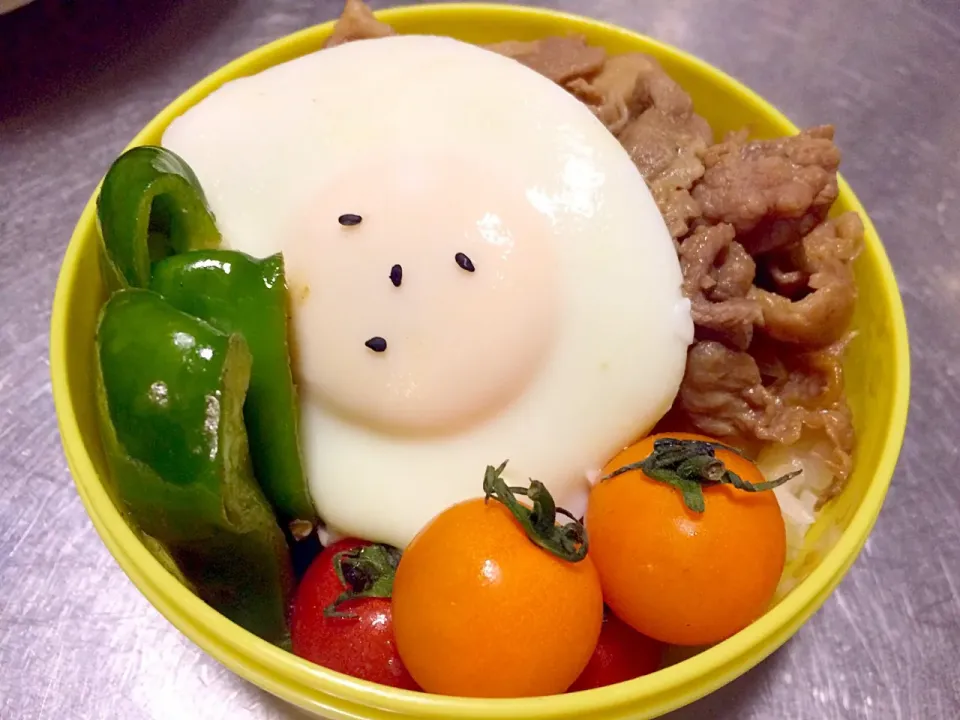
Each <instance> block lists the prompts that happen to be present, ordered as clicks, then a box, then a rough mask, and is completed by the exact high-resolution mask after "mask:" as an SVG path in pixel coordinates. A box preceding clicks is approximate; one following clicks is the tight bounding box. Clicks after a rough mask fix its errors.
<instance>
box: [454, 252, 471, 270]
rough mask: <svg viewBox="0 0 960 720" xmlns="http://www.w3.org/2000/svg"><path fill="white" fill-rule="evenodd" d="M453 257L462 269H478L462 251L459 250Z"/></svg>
mask: <svg viewBox="0 0 960 720" xmlns="http://www.w3.org/2000/svg"><path fill="white" fill-rule="evenodd" d="M453 259H454V260H455V261H456V263H457V265H459V266H460V268H461V269H462V270H466V271H467V272H473V271H474V270H476V268H475V267H474V266H473V261H472V260H471V259H470V258H468V257H467V256H466V255H465V254H464V253H462V252H458V253H457V254H456V255H454V256H453Z"/></svg>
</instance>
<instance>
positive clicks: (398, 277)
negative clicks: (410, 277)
mask: <svg viewBox="0 0 960 720" xmlns="http://www.w3.org/2000/svg"><path fill="white" fill-rule="evenodd" d="M390 282H392V283H393V286H394V287H400V283H401V282H403V268H402V267H400V266H399V265H394V266H393V267H392V268H390Z"/></svg>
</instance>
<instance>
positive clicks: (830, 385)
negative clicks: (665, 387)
mask: <svg viewBox="0 0 960 720" xmlns="http://www.w3.org/2000/svg"><path fill="white" fill-rule="evenodd" d="M766 350H767V351H768V352H769V353H771V354H770V357H769V358H768V357H763V358H762V361H763V363H762V365H761V364H758V361H757V360H756V359H755V358H754V356H753V355H751V354H750V353H746V352H742V351H736V350H732V349H730V348H728V347H726V346H725V345H723V344H722V343H719V342H714V341H705V342H698V343H696V344H695V345H693V347H691V348H690V351H689V353H688V357H687V369H686V374H685V375H684V379H683V383H682V384H681V386H680V393H679V395H678V398H677V404H678V406H679V409H680V410H682V412H683V413H684V414H685V415H686V417H688V418H689V420H690V422H691V423H692V424H693V426H694V427H696V428H697V429H698V430H699V431H700V432H703V433H706V434H707V435H711V436H713V437H717V438H721V439H723V440H725V441H727V442H730V443H732V444H734V445H739V446H742V447H755V446H756V444H757V443H758V442H759V443H764V442H776V443H781V444H784V445H792V444H794V443H796V442H797V441H799V440H800V438H801V437H802V436H803V435H804V434H805V433H821V434H822V435H823V436H825V437H826V438H827V439H829V440H830V443H831V445H832V447H833V456H832V457H831V458H830V464H831V469H832V470H833V471H834V473H835V474H836V477H837V480H838V483H842V482H843V481H844V480H846V478H847V477H848V476H849V473H850V470H851V467H852V464H853V463H852V452H853V445H854V433H853V425H852V422H851V415H850V410H849V408H848V407H847V405H846V402H845V400H844V397H843V392H842V387H843V374H842V373H843V370H842V367H841V358H842V354H843V343H838V344H836V345H834V346H832V347H830V348H826V349H823V350H820V351H816V352H813V353H796V354H794V355H792V356H790V355H785V354H784V353H783V348H779V349H776V348H772V347H771V346H768V347H767V348H766ZM761 355H763V351H761ZM771 363H772V364H771Z"/></svg>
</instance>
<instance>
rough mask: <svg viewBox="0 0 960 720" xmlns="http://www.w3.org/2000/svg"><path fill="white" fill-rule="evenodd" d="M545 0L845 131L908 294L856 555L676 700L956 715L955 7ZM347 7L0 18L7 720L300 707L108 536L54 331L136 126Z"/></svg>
mask: <svg viewBox="0 0 960 720" xmlns="http://www.w3.org/2000/svg"><path fill="white" fill-rule="evenodd" d="M372 4H373V5H374V6H375V7H383V6H384V5H385V4H386V3H383V2H374V3H372ZM532 4H536V3H535V2H534V3H532ZM542 4H544V5H552V6H557V7H561V8H563V9H565V10H569V11H573V12H578V13H582V14H588V15H592V16H595V17H599V18H602V19H604V20H609V21H612V22H615V23H618V24H621V25H624V26H626V27H630V28H635V29H637V30H640V31H642V32H645V33H647V34H649V35H652V36H654V37H657V38H660V39H662V40H665V41H667V42H669V43H672V44H675V45H677V46H679V47H681V48H683V49H685V50H688V51H690V52H692V53H694V54H696V55H699V56H700V57H702V58H704V59H705V60H707V61H709V62H711V63H713V64H715V65H717V66H718V67H720V68H723V69H724V70H726V71H728V72H730V73H731V74H733V75H734V76H736V77H738V78H740V79H741V80H743V81H744V82H746V83H747V84H748V85H750V86H751V87H753V88H754V89H755V90H757V91H758V92H760V93H761V94H762V95H764V96H765V97H767V98H768V99H770V100H771V101H772V102H773V103H774V104H775V105H777V106H779V107H780V108H781V109H783V110H784V111H785V112H786V114H787V115H788V116H790V117H791V118H792V119H793V120H794V121H795V122H797V123H799V124H802V125H803V124H815V123H821V122H832V123H834V124H836V126H837V130H838V143H839V145H840V148H841V149H842V151H843V153H844V163H843V167H842V170H843V172H844V174H845V176H846V177H847V179H848V180H849V181H850V182H851V184H852V186H853V187H854V189H855V190H856V192H857V193H858V194H859V195H860V197H861V199H862V200H863V202H864V204H865V205H866V207H867V209H868V211H869V212H870V214H871V216H872V217H873V220H874V222H875V223H876V225H877V228H878V230H879V232H880V235H881V237H882V238H883V239H884V241H885V244H886V247H887V250H888V252H889V253H890V256H891V258H892V260H893V263H894V266H895V268H896V270H897V275H898V278H899V281H900V287H901V289H902V292H903V297H904V301H905V303H906V307H907V313H908V320H909V324H910V331H911V341H912V349H913V363H914V365H913V367H914V378H915V380H914V383H915V384H914V387H913V405H912V408H911V417H910V425H909V429H908V431H907V440H906V443H905V445H904V448H903V454H902V456H901V460H900V465H899V468H898V471H897V475H896V477H895V479H894V482H893V486H892V488H891V490H890V494H889V496H888V498H887V502H886V505H885V507H884V510H883V513H882V514H881V516H880V519H879V522H878V524H877V527H876V529H875V531H874V533H873V535H872V536H871V538H870V540H869V541H868V543H867V546H866V548H865V550H864V551H863V553H862V554H861V556H860V559H859V560H858V561H857V563H856V565H855V566H854V567H853V569H852V570H851V571H850V574H849V575H848V576H847V578H846V579H845V580H844V581H843V583H842V584H841V585H840V587H839V589H838V590H837V591H836V593H835V594H834V595H833V596H832V597H831V598H830V599H829V600H828V601H827V603H826V605H825V606H824V608H823V609H822V610H821V611H820V612H819V613H817V615H815V616H814V618H813V619H812V620H811V621H810V622H809V623H808V624H807V625H806V626H805V627H804V628H803V629H801V630H800V632H799V633H798V634H797V635H796V636H795V637H794V638H793V639H792V640H791V641H790V642H788V643H787V644H786V645H785V646H784V647H783V648H782V649H781V650H780V651H778V652H777V653H775V654H774V655H773V656H772V657H771V658H770V659H768V660H767V661H766V662H764V663H763V664H761V665H760V666H759V667H758V668H756V669H755V670H753V671H752V672H750V673H748V674H747V675H745V676H744V677H742V678H740V679H739V680H737V681H735V682H734V683H732V684H731V685H729V686H727V687H726V688H724V689H722V690H720V691H719V692H717V693H715V694H713V695H712V696H710V697H708V698H706V699H704V700H702V701H700V702H698V703H696V704H694V705H692V706H690V707H688V708H686V709H684V710H681V711H679V712H677V713H675V714H674V715H673V716H671V717H672V718H673V720H690V719H692V718H720V719H721V720H726V719H730V720H732V719H733V718H736V719H737V720H751V719H760V718H763V719H767V718H771V719H780V718H795V719H798V720H805V719H807V718H809V719H810V720H830V719H833V718H837V719H841V718H842V719H843V720H847V719H848V718H871V719H873V718H877V719H885V718H904V719H907V718H909V719H911V720H913V719H917V720H940V719H943V720H953V719H955V718H957V717H960V590H958V588H960V472H958V467H960V456H958V450H957V436H958V434H960V359H958V358H960V238H958V237H957V230H958V228H960V203H958V194H960V2H958V1H957V0H911V1H909V2H908V1H906V0H904V1H898V0H842V1H840V2H838V1H837V0H805V2H802V3H800V2H789V1H788V0H779V1H777V0H713V1H712V2H698V1H697V0H645V1H644V2H642V3H641V2H631V1H630V0H594V1H593V2H586V1H577V0H565V1H562V2H545V3H542ZM339 9H340V2H339V0H275V1H273V2H258V0H207V1H206V2H200V1H198V0H153V1H152V2H149V3H134V2H126V3H125V2H121V1H120V0H112V1H111V0H84V1H83V2H67V1H66V0H60V1H55V0H38V2H35V3H33V4H31V5H28V6H27V7H25V8H22V9H20V10H18V11H15V12H14V13H12V14H11V15H8V16H0V718H2V720H41V719H42V720H46V719H47V718H50V719H54V718H55V719H57V720H74V719H76V720H80V719H83V718H90V719H93V720H101V719H112V718H123V719H124V720H141V719H143V720H146V719H147V718H151V719H158V720H167V719H174V718H177V719H179V718H197V719H198V720H217V719H219V718H224V719H226V718H229V719H230V720H266V719H268V718H271V719H272V718H287V717H297V715H295V714H294V713H293V712H292V711H290V710H288V709H287V708H286V706H284V705H283V704H282V703H281V702H280V701H277V700H275V699H273V698H271V697H270V696H268V695H266V694H264V693H262V692H260V691H259V690H257V689H256V688H254V687H253V686H251V685H249V684H247V683H245V682H243V681H241V680H240V679H238V678H237V677H235V676H233V675H232V674H231V673H229V672H228V671H227V670H225V669H224V668H222V667H221V666H220V665H219V664H217V663H216V662H215V661H213V660H212V659H210V658H209V657H207V656H205V655H204V654H203V653H201V652H200V651H199V650H198V649H197V648H196V647H194V645H193V644H192V643H191V642H190V641H188V640H187V639H185V638H184V637H183V636H181V635H180V633H179V632H177V631H176V630H175V629H174V628H173V627H172V626H171V625H169V624H168V623H167V621H166V620H164V619H163V618H162V617H161V616H160V615H159V614H158V613H157V612H156V611H155V610H154V609H153V608H152V607H151V606H150V605H149V604H148V603H147V601H146V600H145V599H144V598H143V597H142V596H141V595H140V594H139V593H138V592H137V591H136V589H135V588H134V587H133V585H132V584H131V583H130V582H129V581H128V580H127V579H126V577H125V576H124V575H123V573H122V572H121V571H120V569H119V568H118V566H117V565H116V563H115V562H114V561H113V559H112V558H111V557H110V556H109V554H108V553H107V551H106V549H105V548H104V547H103V545H102V544H101V543H100V541H99V539H98V537H97V535H96V533H95V532H94V530H93V528H92V526H91V524H90V522H89V521H88V519H87V517H86V515H85V513H84V511H83V508H82V506H81V504H80V500H79V498H78V497H77V494H76V491H75V490H74V488H73V484H72V482H71V480H70V476H69V473H68V471H67V466H66V462H65V461H64V458H63V455H62V452H61V449H60V444H59V439H58V434H57V428H56V422H55V418H54V410H53V402H52V400H51V396H50V382H49V368H48V363H47V351H48V325H49V320H50V304H51V300H52V296H53V288H54V283H55V280H56V276H57V271H58V268H59V264H60V260H61V257H62V254H63V251H64V248H65V247H66V244H67V240H68V238H69V236H70V231H71V229H72V227H73V225H74V223H75V222H76V220H77V217H78V216H79V214H80V211H81V209H82V207H83V204H84V203H85V202H86V200H87V198H88V197H89V196H90V193H91V192H92V191H93V189H94V186H95V185H96V183H97V180H98V178H99V177H101V175H102V174H103V172H104V171H105V170H106V168H107V166H108V165H109V163H110V161H111V160H112V159H113V158H114V157H115V156H116V155H117V154H118V152H119V151H120V150H121V149H122V148H123V146H124V145H125V144H126V143H127V142H128V141H129V140H130V138H131V137H133V135H134V134H135V132H136V131H137V130H138V129H139V128H141V127H142V126H143V125H144V124H145V123H146V122H147V121H148V120H149V119H150V118H151V117H152V116H153V115H154V114H155V113H156V112H157V111H158V110H160V109H161V108H162V107H163V106H164V105H165V104H166V103H167V102H168V101H170V100H171V99H173V98H174V97H175V96H176V95H177V94H178V93H179V92H180V91H182V90H184V89H186V88H187V87H188V86H189V85H191V84H192V83H194V82H195V81H197V80H199V79H200V78H202V77H203V76H204V75H206V74H207V73H209V72H210V71H212V70H214V69H215V68H217V67H219V66H220V65H222V64H223V63H225V62H226V61H228V60H231V59H232V58H234V57H236V56H238V55H240V54H242V53H244V52H246V51H248V50H251V49H253V48H255V47H257V46H259V45H262V44H263V43H266V42H268V41H270V40H273V39H275V38H278V37H280V36H282V35H285V34H287V33H289V32H292V31H294V30H298V29H300V28H302V27H305V26H307V25H309V24H313V23H317V22H320V21H323V20H327V19H329V18H332V17H334V16H335V15H336V14H337V13H338V11H339Z"/></svg>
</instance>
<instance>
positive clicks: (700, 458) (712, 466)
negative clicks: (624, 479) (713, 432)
mask: <svg viewBox="0 0 960 720" xmlns="http://www.w3.org/2000/svg"><path fill="white" fill-rule="evenodd" d="M717 450H727V451H728V452H733V453H736V454H737V455H741V456H742V453H741V452H740V451H739V450H737V449H736V448H732V447H730V446H728V445H723V444H721V443H713V442H706V441H703V440H678V439H676V438H661V439H659V440H656V441H655V442H654V443H653V452H652V453H650V455H648V456H647V457H646V458H644V459H643V460H641V461H640V462H635V463H630V464H628V465H624V466H623V467H621V468H618V469H617V470H614V471H613V472H612V473H610V474H609V475H605V476H604V477H602V478H600V481H601V482H602V481H604V480H609V479H610V478H614V477H616V476H617V475H622V474H623V473H626V472H631V471H632V470H640V471H641V472H642V473H643V474H644V475H646V476H647V477H649V478H652V479H653V480H659V481H660V482H662V483H666V484H667V485H671V486H673V487H675V488H676V489H677V490H679V491H680V493H681V494H682V495H683V502H684V504H685V505H686V506H687V507H688V508H690V509H691V510H693V511H694V512H698V513H702V512H703V511H704V507H705V506H704V501H703V486H704V485H733V486H734V487H735V488H737V489H738V490H743V491H745V492H764V491H766V490H773V489H774V488H775V487H779V486H780V485H783V484H784V483H785V482H787V481H788V480H792V479H793V478H795V477H796V476H797V475H799V474H800V473H801V472H802V470H797V471H795V472H790V473H787V474H786V475H781V476H780V477H778V478H777V479H776V480H769V481H767V482H761V483H751V482H748V481H746V480H744V479H743V478H741V477H740V476H739V475H737V474H736V473H735V472H733V471H731V470H728V469H727V466H726V465H724V464H723V461H722V460H720V458H718V457H717V455H716V451H717Z"/></svg>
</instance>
